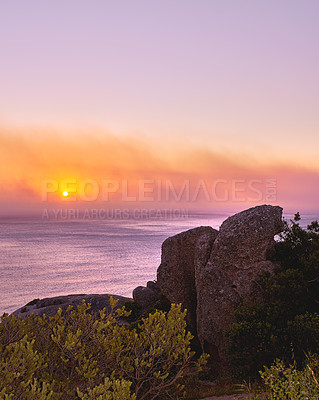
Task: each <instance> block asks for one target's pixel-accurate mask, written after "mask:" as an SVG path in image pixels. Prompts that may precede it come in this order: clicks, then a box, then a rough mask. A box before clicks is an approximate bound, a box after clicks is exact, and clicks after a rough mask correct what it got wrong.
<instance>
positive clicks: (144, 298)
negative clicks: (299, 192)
mask: <svg viewBox="0 0 319 400" xmlns="http://www.w3.org/2000/svg"><path fill="white" fill-rule="evenodd" d="M160 295H161V291H160V289H159V287H158V285H157V283H155V282H152V281H149V282H147V286H146V287H145V286H138V287H137V288H135V289H134V290H133V299H134V301H135V302H136V303H137V304H139V305H140V306H141V307H142V308H144V309H147V308H148V307H150V306H152V305H153V304H154V303H155V302H156V301H157V300H159V298H160Z"/></svg>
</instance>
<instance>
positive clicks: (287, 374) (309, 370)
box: [260, 356, 319, 400]
mask: <svg viewBox="0 0 319 400" xmlns="http://www.w3.org/2000/svg"><path fill="white" fill-rule="evenodd" d="M318 367H319V360H318V357H317V356H312V357H309V358H308V359H307V363H306V366H305V367H304V368H303V369H302V370H301V371H298V369H297V368H296V366H295V365H289V366H288V367H286V366H285V364H284V363H283V362H282V361H280V360H277V361H276V362H275V363H274V364H273V365H272V366H271V367H270V368H267V367H265V369H264V371H262V372H260V375H261V377H262V379H263V381H264V384H265V387H266V389H267V392H268V398H269V399H270V400H277V399H283V400H284V399H286V400H299V399H300V400H318V398H319V397H318V396H319V384H318V369H319V368H318Z"/></svg>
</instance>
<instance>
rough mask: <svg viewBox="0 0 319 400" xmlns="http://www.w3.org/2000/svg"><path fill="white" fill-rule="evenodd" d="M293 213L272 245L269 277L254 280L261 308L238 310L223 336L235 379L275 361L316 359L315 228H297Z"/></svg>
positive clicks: (318, 275) (318, 249)
mask: <svg viewBox="0 0 319 400" xmlns="http://www.w3.org/2000/svg"><path fill="white" fill-rule="evenodd" d="M299 220H300V216H299V214H298V213H297V214H296V215H295V219H294V220H293V221H291V222H290V224H288V223H285V229H284V232H283V233H282V234H281V237H280V240H279V241H278V242H277V243H276V255H275V258H274V261H275V262H276V264H277V267H276V269H275V273H274V274H273V275H271V274H269V273H264V274H262V275H261V276H260V277H259V282H258V283H259V286H260V287H261V288H262V290H263V293H262V294H263V299H264V300H263V302H262V303H260V304H242V305H240V306H239V307H238V309H237V310H236V311H235V313H234V319H235V322H234V324H233V325H232V326H231V328H230V329H229V330H228V332H227V333H226V335H227V336H228V338H229V345H228V352H229V358H230V361H231V363H232V364H233V365H234V366H235V368H236V373H240V374H241V375H255V376H256V374H257V371H258V370H260V369H261V368H262V367H263V365H270V363H271V362H272V360H274V359H275V358H281V359H283V360H284V361H287V362H288V361H289V360H291V359H292V356H293V357H295V359H296V360H297V361H298V362H299V363H301V362H302V361H303V359H304V354H305V352H307V351H312V352H317V353H319V341H318V333H319V320H318V313H319V298H318V295H319V224H318V223H317V222H316V221H315V222H312V223H311V224H310V225H309V226H308V227H307V229H303V228H301V227H300V225H299Z"/></svg>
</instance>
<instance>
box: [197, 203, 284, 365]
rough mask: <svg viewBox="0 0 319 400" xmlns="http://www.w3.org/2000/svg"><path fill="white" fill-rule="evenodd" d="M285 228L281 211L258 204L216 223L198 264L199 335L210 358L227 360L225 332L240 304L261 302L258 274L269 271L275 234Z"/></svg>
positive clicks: (271, 265) (277, 208)
mask: <svg viewBox="0 0 319 400" xmlns="http://www.w3.org/2000/svg"><path fill="white" fill-rule="evenodd" d="M282 230H283V222H282V209H281V208H280V207H274V206H267V205H264V206H258V207H254V208H251V209H249V210H246V211H243V212H241V213H238V214H236V215H233V216H231V217H229V218H228V219H227V220H226V221H225V222H223V224H222V225H221V227H220V230H219V233H218V235H217V238H216V240H215V241H214V244H213V246H212V249H211V254H210V258H209V260H208V262H207V264H206V265H203V264H201V265H197V268H196V291H197V333H198V337H199V339H200V340H201V342H202V343H203V345H204V348H206V351H207V350H208V351H209V352H210V353H212V354H213V356H214V357H216V358H220V359H221V360H222V361H225V358H226V354H225V336H224V332H225V330H226V329H227V328H229V327H230V325H231V323H232V322H233V320H232V314H233V312H234V311H235V309H236V308H237V307H238V305H239V304H240V303H241V302H248V303H251V302H256V301H259V300H260V299H259V296H260V292H261V291H260V289H259V288H258V286H257V283H256V278H258V276H259V275H260V273H261V272H262V271H269V272H271V271H273V268H274V264H273V263H272V262H271V261H269V258H270V256H271V255H272V254H273V250H274V244H275V242H274V236H275V235H276V234H278V233H279V232H281V231H282Z"/></svg>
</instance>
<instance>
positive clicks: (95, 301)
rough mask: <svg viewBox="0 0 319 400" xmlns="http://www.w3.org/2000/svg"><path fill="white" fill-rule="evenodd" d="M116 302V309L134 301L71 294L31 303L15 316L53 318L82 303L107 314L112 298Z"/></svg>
mask: <svg viewBox="0 0 319 400" xmlns="http://www.w3.org/2000/svg"><path fill="white" fill-rule="evenodd" d="M111 296H112V297H113V299H114V300H118V303H117V305H116V308H119V307H122V306H123V304H124V303H125V302H126V301H132V299H131V298H129V297H123V296H117V295H110V294H70V295H67V296H57V297H47V298H45V299H41V300H40V299H35V300H32V301H31V302H30V303H28V304H26V305H25V306H24V307H21V308H19V309H18V310H16V311H15V312H14V313H13V314H14V315H15V316H16V317H18V316H19V317H26V316H27V315H29V314H36V315H43V314H45V315H46V316H47V317H52V316H53V315H55V314H56V313H57V311H58V309H59V308H61V309H62V311H65V310H66V309H67V308H68V306H69V305H72V306H73V307H76V306H77V305H80V304H82V301H83V300H85V302H86V303H87V304H88V303H90V304H91V309H90V312H93V313H94V312H96V313H97V312H98V311H99V310H102V309H103V308H104V307H105V309H106V313H109V312H110V310H111V307H110V297H111Z"/></svg>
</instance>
